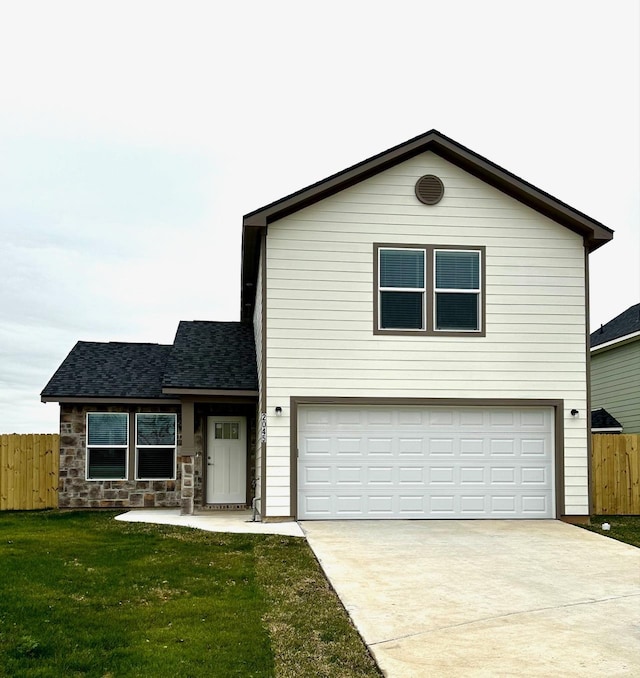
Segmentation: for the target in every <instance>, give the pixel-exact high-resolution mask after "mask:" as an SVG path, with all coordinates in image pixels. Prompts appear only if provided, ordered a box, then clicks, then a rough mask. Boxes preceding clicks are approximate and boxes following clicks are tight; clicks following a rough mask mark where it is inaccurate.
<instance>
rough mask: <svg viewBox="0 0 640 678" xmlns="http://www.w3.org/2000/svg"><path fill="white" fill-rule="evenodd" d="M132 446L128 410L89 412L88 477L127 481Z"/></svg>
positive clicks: (90, 478) (89, 478) (91, 478)
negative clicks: (128, 455)
mask: <svg viewBox="0 0 640 678" xmlns="http://www.w3.org/2000/svg"><path fill="white" fill-rule="evenodd" d="M128 446H129V415H128V414H127V413H126V412H89V413H87V479H88V480H125V479H126V477H127V449H128Z"/></svg>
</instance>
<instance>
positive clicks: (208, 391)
mask: <svg viewBox="0 0 640 678" xmlns="http://www.w3.org/2000/svg"><path fill="white" fill-rule="evenodd" d="M162 392H163V393H166V394H168V395H181V396H229V397H230V398H244V397H252V398H253V397H256V398H257V397H258V391H254V390H250V389H249V390H243V389H220V388H218V389H216V388H179V387H174V386H167V387H165V388H163V389H162Z"/></svg>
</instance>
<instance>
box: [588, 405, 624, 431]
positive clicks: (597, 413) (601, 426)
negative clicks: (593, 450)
mask: <svg viewBox="0 0 640 678" xmlns="http://www.w3.org/2000/svg"><path fill="white" fill-rule="evenodd" d="M591 433H622V424H621V423H620V422H619V421H618V420H617V419H616V418H615V417H612V416H611V415H610V414H609V412H607V410H605V409H604V408H603V407H597V408H596V409H595V410H591Z"/></svg>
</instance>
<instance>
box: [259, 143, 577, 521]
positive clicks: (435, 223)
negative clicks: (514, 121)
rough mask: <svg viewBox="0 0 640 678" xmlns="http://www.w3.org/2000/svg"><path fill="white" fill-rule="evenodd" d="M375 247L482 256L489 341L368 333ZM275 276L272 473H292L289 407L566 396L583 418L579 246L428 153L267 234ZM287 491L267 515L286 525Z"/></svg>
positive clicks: (571, 469)
mask: <svg viewBox="0 0 640 678" xmlns="http://www.w3.org/2000/svg"><path fill="white" fill-rule="evenodd" d="M423 174H436V175H438V176H439V177H440V178H441V179H442V181H443V183H444V185H445V197H444V199H443V200H442V201H441V202H440V203H439V204H438V205H435V206H431V207H429V206H425V205H422V204H421V203H419V202H418V201H417V200H416V198H415V194H414V185H415V182H416V180H417V179H418V178H419V177H420V176H422V175H423ZM373 243H398V244H433V245H470V246H485V247H486V282H485V284H486V326H487V327H486V337H484V338H468V337H464V338H463V337H457V338H445V337H419V336H414V337H393V336H380V335H374V334H373V331H372V328H373V299H374V285H373ZM267 275H268V289H267V337H268V341H267V362H268V375H267V387H268V403H267V411H268V412H269V413H270V412H272V411H273V409H274V408H275V407H276V406H280V407H283V408H285V409H284V412H283V416H281V417H277V418H276V417H273V416H269V422H268V425H269V429H268V450H269V453H268V462H267V466H268V468H269V464H276V463H277V464H278V468H280V469H282V468H288V464H289V440H288V436H289V416H288V415H289V412H288V406H289V398H290V397H291V396H346V397H349V396H351V397H374V396H375V397H390V398H391V397H421V398H438V397H442V398H445V397H446V398H557V399H560V398H562V399H564V400H565V404H566V407H567V410H570V409H571V408H572V407H575V408H577V409H579V410H580V411H581V412H582V413H585V411H586V379H585V368H586V360H585V296H584V292H585V281H584V249H583V245H582V240H581V238H580V237H579V236H577V235H576V234H574V233H572V232H570V231H569V230H567V229H565V228H563V227H561V226H559V225H558V224H556V223H554V222H552V221H550V220H549V219H546V218H545V217H542V216H541V215H539V214H538V213H536V212H535V211H533V210H531V209H529V208H527V207H525V206H523V205H521V204H520V203H518V202H517V201H514V200H512V199H511V198H509V197H508V196H506V195H504V194H502V193H501V192H499V191H497V190H495V189H493V188H491V187H489V186H487V185H486V184H484V183H483V182H481V181H480V180H478V179H476V178H475V177H472V176H471V175H468V174H466V173H465V172H464V171H462V170H460V169H459V168H457V167H455V166H453V165H451V164H449V163H447V162H446V161H445V160H443V159H441V158H439V157H437V156H435V155H433V154H431V153H426V154H423V155H421V156H418V157H416V158H413V159H412V160H409V161H407V162H405V163H403V164H402V165H401V166H398V167H395V168H393V169H391V170H387V171H386V172H383V173H381V174H379V175H377V176H375V177H372V178H370V179H367V180H365V181H363V182H362V183H360V184H358V185H356V186H353V187H351V188H349V189H346V190H345V191H342V192H341V193H340V194H338V195H336V196H332V197H330V198H328V199H325V200H323V201H321V202H320V203H317V204H315V205H312V206H310V207H307V208H305V209H303V210H301V211H299V212H297V213H295V214H293V215H291V216H288V217H285V218H284V219H281V220H279V221H277V222H275V223H274V224H271V225H270V226H269V233H268V249H267ZM567 416H568V421H567V422H566V425H567V430H566V435H565V438H566V440H565V457H566V459H567V468H566V469H565V471H566V473H567V497H568V499H567V502H568V504H567V509H568V511H569V512H573V513H585V512H586V511H587V510H588V509H587V487H586V482H585V481H584V478H583V471H584V470H585V469H586V419H581V420H579V421H575V420H573V421H571V417H570V415H567ZM569 460H571V462H572V463H571V464H569ZM573 462H575V463H573ZM274 468H275V467H274ZM585 477H586V476H585ZM574 480H575V482H576V483H577V484H576V485H575V486H574V485H573V482H574ZM269 487H271V482H270V483H269ZM275 489H276V488H275V487H274V490H275ZM281 489H282V488H278V490H279V491H278V492H277V493H275V494H273V495H272V494H271V491H270V492H269V513H270V514H272V515H289V514H290V511H291V507H290V506H289V496H288V495H285V494H282V493H281V492H280V490H281ZM569 490H570V491H569ZM272 512H273V513H272Z"/></svg>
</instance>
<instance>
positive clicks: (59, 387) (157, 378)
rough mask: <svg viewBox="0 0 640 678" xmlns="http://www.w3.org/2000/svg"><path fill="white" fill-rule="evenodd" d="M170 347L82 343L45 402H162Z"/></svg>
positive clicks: (54, 381)
mask: <svg viewBox="0 0 640 678" xmlns="http://www.w3.org/2000/svg"><path fill="white" fill-rule="evenodd" d="M170 350H171V346H166V345H162V344H133V343H124V342H115V341H113V342H108V343H103V342H94V341H79V342H78V343H77V344H76V345H75V346H74V347H73V349H71V352H70V353H69V355H68V356H67V357H66V358H65V359H64V361H63V362H62V364H61V365H60V367H59V368H58V369H57V370H56V372H55V374H54V375H53V377H51V379H50V380H49V383H48V384H47V385H46V386H45V387H44V390H43V391H42V394H41V395H42V396H43V397H46V398H75V397H86V398H163V397H167V396H163V394H162V375H163V374H164V366H165V363H166V361H167V357H168V355H169V351H170Z"/></svg>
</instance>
